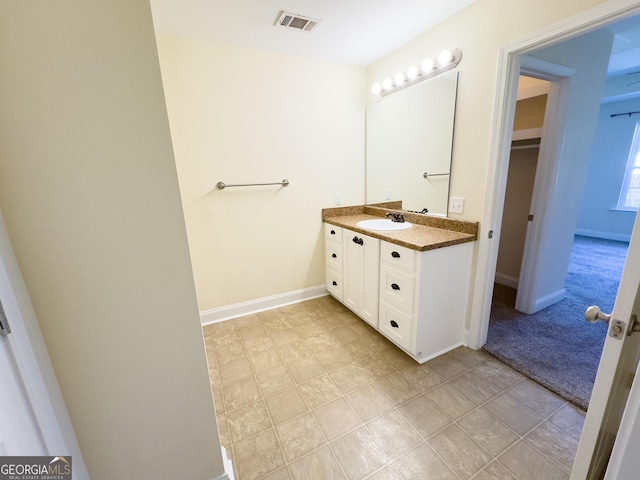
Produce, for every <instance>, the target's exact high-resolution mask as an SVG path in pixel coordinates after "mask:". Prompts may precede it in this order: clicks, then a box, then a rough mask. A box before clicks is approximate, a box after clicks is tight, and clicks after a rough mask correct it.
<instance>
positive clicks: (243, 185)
mask: <svg viewBox="0 0 640 480" xmlns="http://www.w3.org/2000/svg"><path fill="white" fill-rule="evenodd" d="M263 185H282V186H283V187H286V186H287V185H289V180H287V179H286V178H285V179H284V180H282V181H281V182H273V183H238V184H235V185H227V184H226V183H224V182H218V183H216V187H218V188H219V189H220V190H224V189H225V188H227V187H261V186H263Z"/></svg>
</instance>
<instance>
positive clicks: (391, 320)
mask: <svg viewBox="0 0 640 480" xmlns="http://www.w3.org/2000/svg"><path fill="white" fill-rule="evenodd" d="M378 325H379V327H378V328H379V329H380V332H381V333H382V334H383V335H385V336H386V337H387V338H389V339H390V340H392V341H394V342H395V343H397V344H398V345H400V346H401V347H402V348H404V349H405V350H407V351H409V352H411V349H412V347H411V345H412V343H411V332H412V331H413V317H412V316H411V315H407V314H406V313H403V312H401V311H399V310H398V309H396V308H393V307H392V306H391V305H388V304H387V303H385V302H382V301H381V302H380V322H379V324H378ZM411 353H413V352H411Z"/></svg>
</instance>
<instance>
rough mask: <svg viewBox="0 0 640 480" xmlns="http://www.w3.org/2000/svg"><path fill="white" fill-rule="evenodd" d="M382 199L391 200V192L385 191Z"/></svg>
mask: <svg viewBox="0 0 640 480" xmlns="http://www.w3.org/2000/svg"><path fill="white" fill-rule="evenodd" d="M384 199H385V200H391V190H385V191H384Z"/></svg>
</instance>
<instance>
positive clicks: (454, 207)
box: [449, 197, 464, 213]
mask: <svg viewBox="0 0 640 480" xmlns="http://www.w3.org/2000/svg"><path fill="white" fill-rule="evenodd" d="M463 211H464V198H463V197H451V198H449V213H462V212H463Z"/></svg>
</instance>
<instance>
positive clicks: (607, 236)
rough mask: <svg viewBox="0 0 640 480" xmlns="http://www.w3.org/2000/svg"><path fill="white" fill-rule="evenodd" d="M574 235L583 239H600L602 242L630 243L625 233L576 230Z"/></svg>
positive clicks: (629, 238) (629, 235)
mask: <svg viewBox="0 0 640 480" xmlns="http://www.w3.org/2000/svg"><path fill="white" fill-rule="evenodd" d="M576 235H582V236H583V237H593V238H602V239H603V240H617V241H618V242H629V241H631V234H630V233H629V234H626V233H611V232H599V231H598V230H586V229H584V228H578V229H576Z"/></svg>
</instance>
